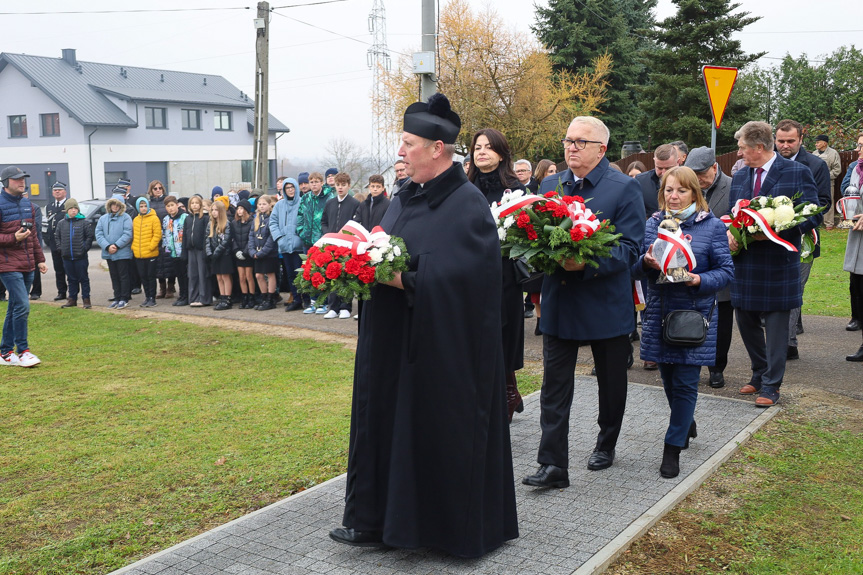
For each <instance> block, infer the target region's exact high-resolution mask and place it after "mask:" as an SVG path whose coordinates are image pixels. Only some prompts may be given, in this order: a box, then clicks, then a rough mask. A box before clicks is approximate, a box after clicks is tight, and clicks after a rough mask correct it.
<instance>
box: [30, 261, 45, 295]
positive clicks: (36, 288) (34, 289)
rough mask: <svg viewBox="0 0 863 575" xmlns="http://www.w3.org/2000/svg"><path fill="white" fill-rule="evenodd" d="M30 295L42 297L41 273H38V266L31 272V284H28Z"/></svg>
mask: <svg viewBox="0 0 863 575" xmlns="http://www.w3.org/2000/svg"><path fill="white" fill-rule="evenodd" d="M30 295H31V296H36V297H42V274H41V273H39V268H38V267H37V268H36V273H35V274H33V285H32V286H30Z"/></svg>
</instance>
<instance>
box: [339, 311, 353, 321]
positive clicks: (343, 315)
mask: <svg viewBox="0 0 863 575" xmlns="http://www.w3.org/2000/svg"><path fill="white" fill-rule="evenodd" d="M339 319H351V312H349V311H348V310H346V309H343V310H342V311H340V312H339Z"/></svg>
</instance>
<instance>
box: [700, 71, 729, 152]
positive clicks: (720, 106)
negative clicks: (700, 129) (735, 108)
mask: <svg viewBox="0 0 863 575" xmlns="http://www.w3.org/2000/svg"><path fill="white" fill-rule="evenodd" d="M701 74H702V75H703V76H704V87H705V88H707V99H708V100H710V111H711V112H712V113H713V126H712V128H711V132H710V147H711V148H713V150H714V151H716V130H717V129H718V128H719V127H720V126H722V117H723V116H724V115H725V108H726V107H727V106H728V100H729V99H730V98H731V91H732V90H733V89H734V83H735V82H736V81H737V68H725V67H722V66H702V67H701Z"/></svg>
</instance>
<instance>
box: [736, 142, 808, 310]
mask: <svg viewBox="0 0 863 575" xmlns="http://www.w3.org/2000/svg"><path fill="white" fill-rule="evenodd" d="M753 173H754V170H753V169H751V168H749V167H746V166H744V167H743V168H741V169H740V170H738V171H737V173H735V174H734V177H733V178H732V179H731V193H730V194H729V197H728V211H729V212H730V211H731V208H732V207H733V206H734V204H735V203H737V200H741V199H751V198H752V189H753V185H752V184H753V180H752V174H753ZM798 192H799V194H800V197H798V198H797V199H796V200H794V203H795V204H797V203H800V202H810V203H813V204H818V191H817V189H816V188H815V180H814V179H813V178H812V172H811V171H810V170H809V168H807V167H806V166H804V165H802V164H799V163H797V162H792V161H791V160H786V159H785V158H783V157H782V156H780V155H779V154H776V160H775V161H774V163H773V166H772V167H771V168H770V171H769V172H767V175H766V176H765V177H764V181H763V182H762V184H761V191H760V193H759V195H761V196H774V197H775V196H788V197H789V198H791V197H793V196H794V195H796V194H797V193H798ZM821 219H822V217H821V215H820V214H819V215H817V216H812V217H811V218H809V219H808V220H806V221H805V222H803V223H802V224H800V225H799V226H797V227H796V228H792V229H790V230H785V231H784V232H781V233H780V234H779V237H781V238H782V239H784V240H786V241H788V242H791V243H792V244H794V246H795V247H796V248H797V249H798V250H799V249H800V238H801V237H802V235H803V234H805V233H807V232H808V231H810V230H812V229H814V228H816V227H817V226H818V225H819V224H820V223H821ZM733 259H734V282H732V284H731V305H733V306H734V307H735V308H736V309H743V310H748V311H783V310H790V309H794V308H797V307H800V306H801V305H802V304H803V290H802V289H801V287H800V253H799V251H798V252H789V251H788V250H786V249H785V248H783V247H782V246H779V245H776V244H774V243H773V242H771V241H769V240H764V241H758V242H752V243H750V244H749V247H748V248H747V249H745V250H743V251H741V252H740V253H739V254H738V255H736V256H733Z"/></svg>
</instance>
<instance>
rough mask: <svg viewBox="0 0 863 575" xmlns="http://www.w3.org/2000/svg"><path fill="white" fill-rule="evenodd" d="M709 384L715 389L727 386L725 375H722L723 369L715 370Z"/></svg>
mask: <svg viewBox="0 0 863 575" xmlns="http://www.w3.org/2000/svg"><path fill="white" fill-rule="evenodd" d="M708 385H710V387H712V388H713V389H719V388H720V387H725V376H724V375H722V372H721V371H714V372H713V373H711V374H710V383H708Z"/></svg>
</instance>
